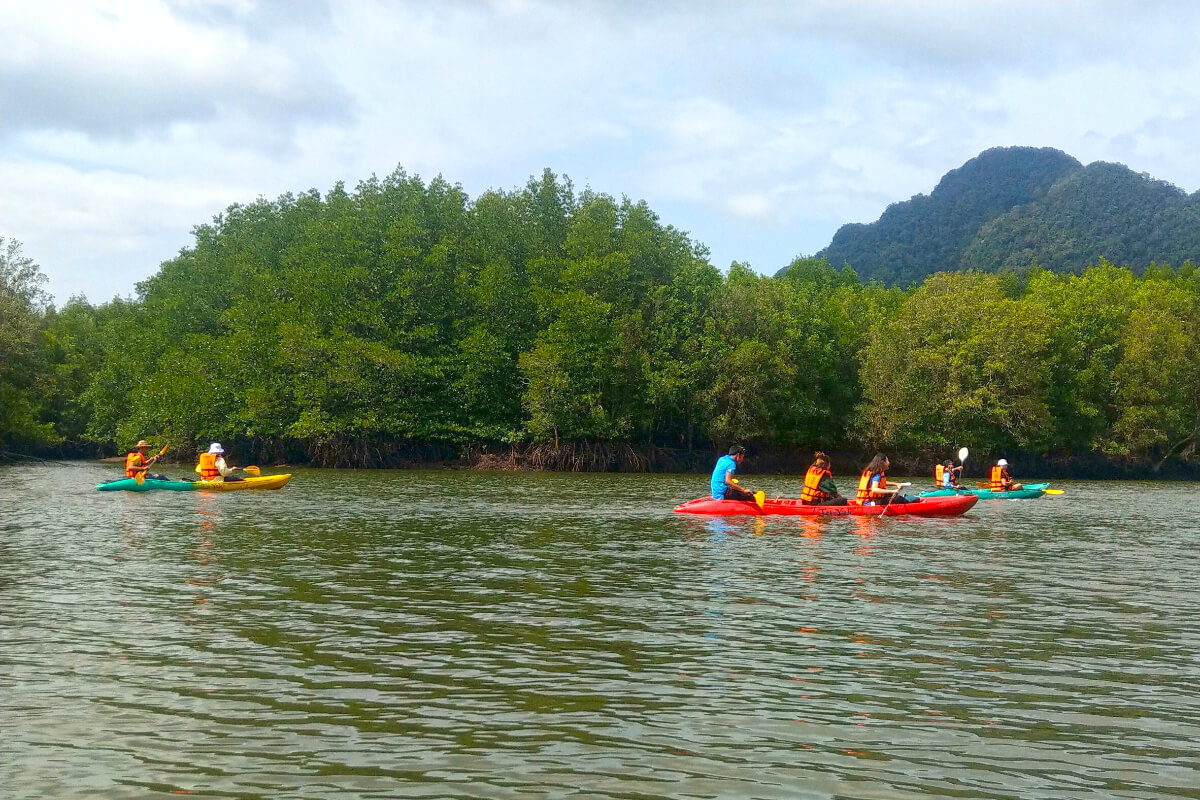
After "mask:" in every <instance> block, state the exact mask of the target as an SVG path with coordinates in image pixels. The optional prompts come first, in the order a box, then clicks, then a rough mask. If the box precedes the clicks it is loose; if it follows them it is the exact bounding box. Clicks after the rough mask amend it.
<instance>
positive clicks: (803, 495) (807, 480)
mask: <svg viewBox="0 0 1200 800" xmlns="http://www.w3.org/2000/svg"><path fill="white" fill-rule="evenodd" d="M826 475H828V476H829V477H830V478H833V473H832V472H830V471H829V470H827V469H821V468H820V467H809V468H808V472H807V473H806V474H805V475H804V488H803V489H801V490H800V499H801V500H803V501H804V502H806V503H811V502H812V501H814V500H825V499H826V498H829V497H832V496H833V495H831V494H829V492H822V491H821V490H820V488H818V487H819V486H820V485H821V479H822V478H824V477H825V476H826Z"/></svg>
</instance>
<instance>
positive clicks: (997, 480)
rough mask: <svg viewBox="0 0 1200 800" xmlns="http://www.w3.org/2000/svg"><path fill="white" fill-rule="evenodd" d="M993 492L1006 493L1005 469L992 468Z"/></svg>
mask: <svg viewBox="0 0 1200 800" xmlns="http://www.w3.org/2000/svg"><path fill="white" fill-rule="evenodd" d="M992 491H993V492H1002V491H1004V467H992Z"/></svg>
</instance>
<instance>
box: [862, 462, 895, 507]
mask: <svg viewBox="0 0 1200 800" xmlns="http://www.w3.org/2000/svg"><path fill="white" fill-rule="evenodd" d="M874 474H876V473H874V472H872V471H871V468H870V467H867V468H866V469H864V470H863V471H862V475H859V476H858V494H857V495H855V497H854V499H855V501H856V502H858V503H860V504H862V503H865V502H867V501H868V500H873V499H874V497H873V496H872V494H871V489H870V486H871V476H872V475H874ZM884 486H887V478H885V477H884V474H883V473H882V472H880V473H879V485H878V486H876V488H877V489H882V488H883V487H884Z"/></svg>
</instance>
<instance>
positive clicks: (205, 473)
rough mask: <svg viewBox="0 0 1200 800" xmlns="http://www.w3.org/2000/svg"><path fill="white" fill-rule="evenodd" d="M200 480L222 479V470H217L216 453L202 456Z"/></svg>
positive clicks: (202, 454)
mask: <svg viewBox="0 0 1200 800" xmlns="http://www.w3.org/2000/svg"><path fill="white" fill-rule="evenodd" d="M198 471H199V473H200V480H202V481H215V480H217V479H219V478H220V477H221V470H219V469H217V454H216V453H201V454H200V469H199V470H198Z"/></svg>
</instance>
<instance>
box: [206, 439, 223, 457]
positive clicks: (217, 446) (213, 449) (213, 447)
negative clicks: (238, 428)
mask: <svg viewBox="0 0 1200 800" xmlns="http://www.w3.org/2000/svg"><path fill="white" fill-rule="evenodd" d="M208 452H210V453H217V454H218V455H220V454H221V453H224V452H225V448H224V447H221V443H220V442H213V443H212V444H210V445H209V446H208Z"/></svg>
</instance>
